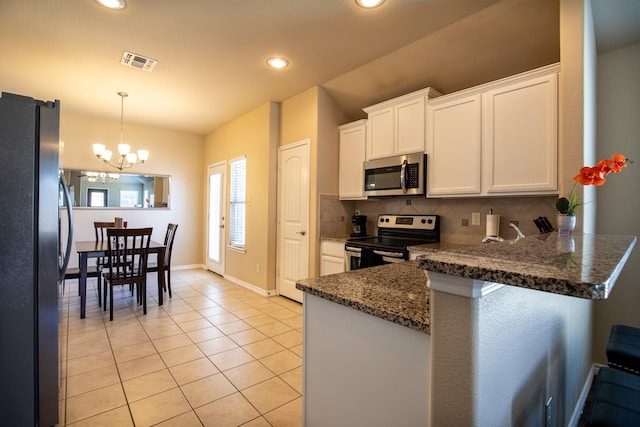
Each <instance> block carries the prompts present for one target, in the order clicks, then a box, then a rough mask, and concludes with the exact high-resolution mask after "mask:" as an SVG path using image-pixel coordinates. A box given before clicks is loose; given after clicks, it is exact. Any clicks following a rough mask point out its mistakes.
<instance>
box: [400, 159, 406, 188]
mask: <svg viewBox="0 0 640 427" xmlns="http://www.w3.org/2000/svg"><path fill="white" fill-rule="evenodd" d="M400 187H401V188H402V192H403V193H404V194H407V159H404V161H403V162H402V167H400Z"/></svg>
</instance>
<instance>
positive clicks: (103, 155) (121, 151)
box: [93, 92, 149, 170]
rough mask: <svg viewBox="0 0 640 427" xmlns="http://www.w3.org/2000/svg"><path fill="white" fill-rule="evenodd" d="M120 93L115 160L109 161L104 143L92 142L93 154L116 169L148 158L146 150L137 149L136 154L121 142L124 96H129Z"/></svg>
mask: <svg viewBox="0 0 640 427" xmlns="http://www.w3.org/2000/svg"><path fill="white" fill-rule="evenodd" d="M118 95H120V144H118V158H117V159H116V161H115V162H113V163H112V162H111V156H112V152H111V150H107V149H106V147H105V145H104V144H93V154H95V155H96V157H97V158H98V159H100V160H102V161H103V162H105V163H106V164H108V165H109V166H113V167H114V168H116V169H118V170H122V169H128V168H130V167H133V166H135V165H137V164H138V163H144V162H146V161H147V159H148V158H149V152H148V151H147V150H138V154H136V153H132V152H131V146H130V145H129V144H124V143H123V142H122V133H123V131H124V98H125V97H127V96H129V94H127V93H125V92H118Z"/></svg>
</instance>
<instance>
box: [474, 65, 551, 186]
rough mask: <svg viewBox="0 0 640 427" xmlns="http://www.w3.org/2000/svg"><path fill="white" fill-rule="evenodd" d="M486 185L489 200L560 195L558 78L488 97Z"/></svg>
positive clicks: (535, 80) (522, 84)
mask: <svg viewBox="0 0 640 427" xmlns="http://www.w3.org/2000/svg"><path fill="white" fill-rule="evenodd" d="M482 96H483V99H482V104H483V117H482V131H483V137H482V140H483V144H484V146H485V147H484V149H483V153H484V157H483V160H484V163H485V164H486V168H485V170H484V171H483V172H484V182H485V189H486V192H487V193H489V194H496V193H498V194H510V193H518V194H526V193H531V192H534V193H536V194H544V193H548V194H553V193H555V192H556V191H557V189H558V161H557V156H558V75H557V74H555V73H554V74H552V75H548V76H543V77H537V78H531V79H527V80H526V81H521V82H516V83H512V84H509V85H506V86H504V87H498V88H496V89H493V90H490V91H488V92H486V93H484V94H483V95H482Z"/></svg>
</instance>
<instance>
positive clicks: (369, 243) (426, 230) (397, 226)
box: [344, 215, 440, 271]
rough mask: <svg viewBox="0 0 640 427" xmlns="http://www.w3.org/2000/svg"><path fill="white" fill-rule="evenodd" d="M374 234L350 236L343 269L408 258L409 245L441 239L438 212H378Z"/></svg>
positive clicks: (346, 246) (346, 245) (436, 241)
mask: <svg viewBox="0 0 640 427" xmlns="http://www.w3.org/2000/svg"><path fill="white" fill-rule="evenodd" d="M377 230H378V233H377V234H378V235H377V236H376V237H364V238H361V237H359V238H353V239H349V240H347V242H346V243H345V245H344V250H345V258H346V270H347V271H349V270H356V269H359V268H366V267H373V266H376V265H382V264H388V263H392V262H402V261H406V260H408V259H409V249H408V247H409V246H417V245H423V244H427V243H438V242H440V217H439V216H438V215H378V224H377Z"/></svg>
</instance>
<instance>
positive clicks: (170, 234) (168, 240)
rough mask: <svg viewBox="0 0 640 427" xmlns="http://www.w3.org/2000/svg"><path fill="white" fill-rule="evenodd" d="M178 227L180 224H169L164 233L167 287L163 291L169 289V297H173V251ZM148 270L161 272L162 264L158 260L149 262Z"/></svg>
mask: <svg viewBox="0 0 640 427" xmlns="http://www.w3.org/2000/svg"><path fill="white" fill-rule="evenodd" d="M177 229H178V224H169V225H167V233H166V234H165V235H164V246H165V249H164V266H163V267H164V272H165V281H164V284H165V289H163V291H166V290H167V289H168V290H169V298H171V253H172V252H173V239H174V237H175V236H176V230H177ZM147 272H149V273H158V274H159V273H160V266H159V265H158V260H157V259H156V261H155V262H153V261H151V262H149V266H148V267H147Z"/></svg>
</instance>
